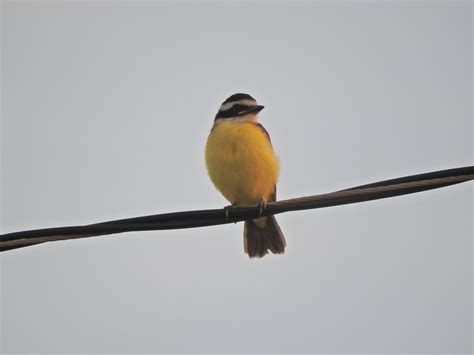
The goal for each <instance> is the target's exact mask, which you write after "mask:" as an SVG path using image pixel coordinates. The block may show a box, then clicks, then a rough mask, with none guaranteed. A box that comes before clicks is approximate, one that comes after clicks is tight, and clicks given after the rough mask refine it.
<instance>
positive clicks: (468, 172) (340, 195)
mask: <svg viewBox="0 0 474 355" xmlns="http://www.w3.org/2000/svg"><path fill="white" fill-rule="evenodd" d="M473 179H474V167H473V166H469V167H463V168H457V169H449V170H441V171H435V172H431V173H425V174H418V175H411V176H406V177H402V178H397V179H391V180H385V181H380V182H376V183H372V184H367V185H361V186H357V187H353V188H350V189H345V190H340V191H336V192H332V193H326V194H321V195H313V196H305V197H300V198H293V199H288V200H280V201H277V202H271V203H268V204H267V205H266V207H265V209H264V210H263V211H262V213H261V214H260V209H259V208H258V207H239V208H232V209H228V210H227V212H228V215H226V210H225V209H211V210H197V211H185V212H174V213H164V214H158V215H151V216H144V217H134V218H127V219H120V220H115V221H109V222H102V223H96V224H90V225H85V226H72V227H59V228H46V229H36V230H29V231H21V232H14V233H7V234H3V235H0V251H7V250H12V249H17V248H22V247H26V246H30V245H35V244H39V243H44V242H49V241H57V240H68V239H79V238H89V237H96V236H101V235H109V234H117V233H124V232H132V231H149V230H165V229H182V228H196V227H205V226H212V225H218V224H227V223H236V222H240V221H244V220H248V219H252V218H257V217H259V216H268V215H274V214H279V213H284V212H289V211H299V210H305V209H315V208H325V207H331V206H338V205H345V204H350V203H358V202H364V201H370V200H377V199H382V198H389V197H394V196H400V195H406V194H411V193H416V192H421V191H426V190H431V189H436V188H441V187H446V186H450V185H454V184H459V183H462V182H466V181H469V180H473Z"/></svg>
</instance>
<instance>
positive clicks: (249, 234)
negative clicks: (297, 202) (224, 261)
mask: <svg viewBox="0 0 474 355" xmlns="http://www.w3.org/2000/svg"><path fill="white" fill-rule="evenodd" d="M264 218H266V222H265V225H264V227H263V228H261V227H259V226H257V224H256V223H255V222H254V221H253V220H251V221H245V225H244V249H245V252H246V253H247V254H248V255H249V257H251V258H261V257H263V256H265V255H266V254H267V253H268V251H269V250H270V251H271V252H272V253H273V254H283V253H284V252H285V246H286V242H285V237H284V236H283V233H282V232H281V229H280V226H279V225H278V223H277V221H276V219H275V217H274V216H269V217H264ZM259 222H263V218H262V220H260V221H258V224H259V225H260V224H261V223H259Z"/></svg>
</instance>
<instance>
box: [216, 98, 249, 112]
mask: <svg viewBox="0 0 474 355" xmlns="http://www.w3.org/2000/svg"><path fill="white" fill-rule="evenodd" d="M256 104H257V102H256V101H253V100H247V99H244V100H239V101H234V102H228V103H226V104H224V105H222V106H221V107H220V109H219V112H222V111H227V110H229V109H230V108H232V107H234V106H235V105H245V106H255V105H256Z"/></svg>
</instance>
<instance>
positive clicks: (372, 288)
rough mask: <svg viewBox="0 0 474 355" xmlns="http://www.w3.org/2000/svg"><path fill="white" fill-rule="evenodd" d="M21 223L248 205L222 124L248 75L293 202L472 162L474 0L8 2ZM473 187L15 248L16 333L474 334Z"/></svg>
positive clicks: (12, 297)
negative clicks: (265, 252)
mask: <svg viewBox="0 0 474 355" xmlns="http://www.w3.org/2000/svg"><path fill="white" fill-rule="evenodd" d="M1 22H2V24H1V25H2V57H1V58H2V101H3V105H2V140H1V141H2V166H1V170H2V181H1V186H2V196H1V201H2V215H1V227H2V232H11V231H17V230H23V229H29V228H41V227H50V226H63V225H78V224H87V223H93V222H100V221H103V220H108V219H117V218H125V217H131V216H138V215H145V214H153V213H161V212H168V211H179V210H188V209H200V208H217V207H221V206H223V205H225V204H227V202H226V201H225V200H224V199H223V198H222V197H221V196H220V195H219V193H218V192H217V191H216V190H215V189H214V187H213V186H212V184H211V183H210V181H209V179H208V177H207V174H206V171H205V166H204V144H205V141H206V138H207V135H208V133H209V129H210V127H211V124H212V120H213V116H214V115H215V112H216V111H217V109H218V106H219V104H220V103H221V102H222V101H223V100H224V99H225V98H226V97H227V96H229V95H230V94H233V93H235V92H247V93H249V94H251V95H252V96H254V97H255V98H257V100H258V101H259V103H261V104H263V105H265V106H266V109H265V110H264V111H262V113H261V114H260V119H261V122H262V123H263V125H264V126H265V127H266V128H267V130H268V131H269V132H270V134H271V136H272V141H273V144H274V147H275V150H276V152H277V153H278V155H279V157H280V160H281V178H280V181H279V185H278V191H279V198H290V197H298V196H303V195H310V194H317V193H323V192H329V191H334V190H337V189H342V188H346V187H351V186H354V185H357V184H363V183H369V182H374V181H378V180H382V179H388V178H393V177H398V176H404V175H409V174H416V173H422V172H427V171H432V170H438V169H445V168H452V167H458V166H465V165H472V134H473V129H472V108H471V103H472V102H471V97H472V3H471V2H469V1H463V2H461V1H450V2H447V1H446V2H410V1H400V2H397V1H391V2H383V3H375V2H334V3H333V2H331V3H330V2H314V3H312V2H294V3H290V2H278V3H268V2H262V3H252V2H220V3H217V2H202V3H192V4H191V3H186V2H178V3H171V2H152V1H147V2H128V3H127V2H122V3H118V2H117V3H112V2H105V1H104V2H93V1H89V2H59V1H57V2H52V1H51V2H39V1H37V2H34V3H30V2H17V1H2V21H1ZM472 197H473V195H472V184H471V183H466V184H461V185H458V186H454V187H449V188H445V189H440V190H436V191H431V192H425V193H422V194H416V195H410V196H404V197H399V198H393V199H387V200H381V201H375V202H368V203H363V204H357V205H349V206H342V207H334V208H328V209H322V210H313V211H304V212H297V213H287V214H283V215H280V216H278V221H279V222H280V225H281V228H282V230H283V231H284V233H285V235H286V239H287V243H288V247H287V252H286V254H285V255H284V256H267V257H265V258H263V259H262V260H249V259H248V258H247V257H246V255H244V253H243V241H242V228H243V225H242V224H237V225H226V226H218V227H210V228H201V229H190V230H181V231H160V232H146V233H129V234H123V235H118V236H111V237H101V238H93V239H86V240H77V241H65V242H54V243H47V244H43V245H40V246H36V247H31V248H25V249H20V250H16V251H11V252H7V253H4V254H2V255H1V256H0V262H1V301H2V303H1V304H2V315H1V320H2V322H1V325H2V331H1V350H2V352H4V353H9V352H11V353H13V352H186V351H201V352H224V351H234V352H262V351H268V352H466V353H467V352H470V351H471V349H472V340H471V337H472V323H471V320H472V268H471V266H472V219H471V217H472V212H473V211H472Z"/></svg>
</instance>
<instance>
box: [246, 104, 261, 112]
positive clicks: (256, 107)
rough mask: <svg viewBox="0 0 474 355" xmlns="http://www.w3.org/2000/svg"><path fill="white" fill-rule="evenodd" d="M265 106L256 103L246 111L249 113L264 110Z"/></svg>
mask: <svg viewBox="0 0 474 355" xmlns="http://www.w3.org/2000/svg"><path fill="white" fill-rule="evenodd" d="M264 108H265V106H262V105H255V106H252V107H250V108H249V109H248V110H246V111H245V113H246V114H248V113H255V114H257V113H259V112H260V111H262V110H263V109H264Z"/></svg>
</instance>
